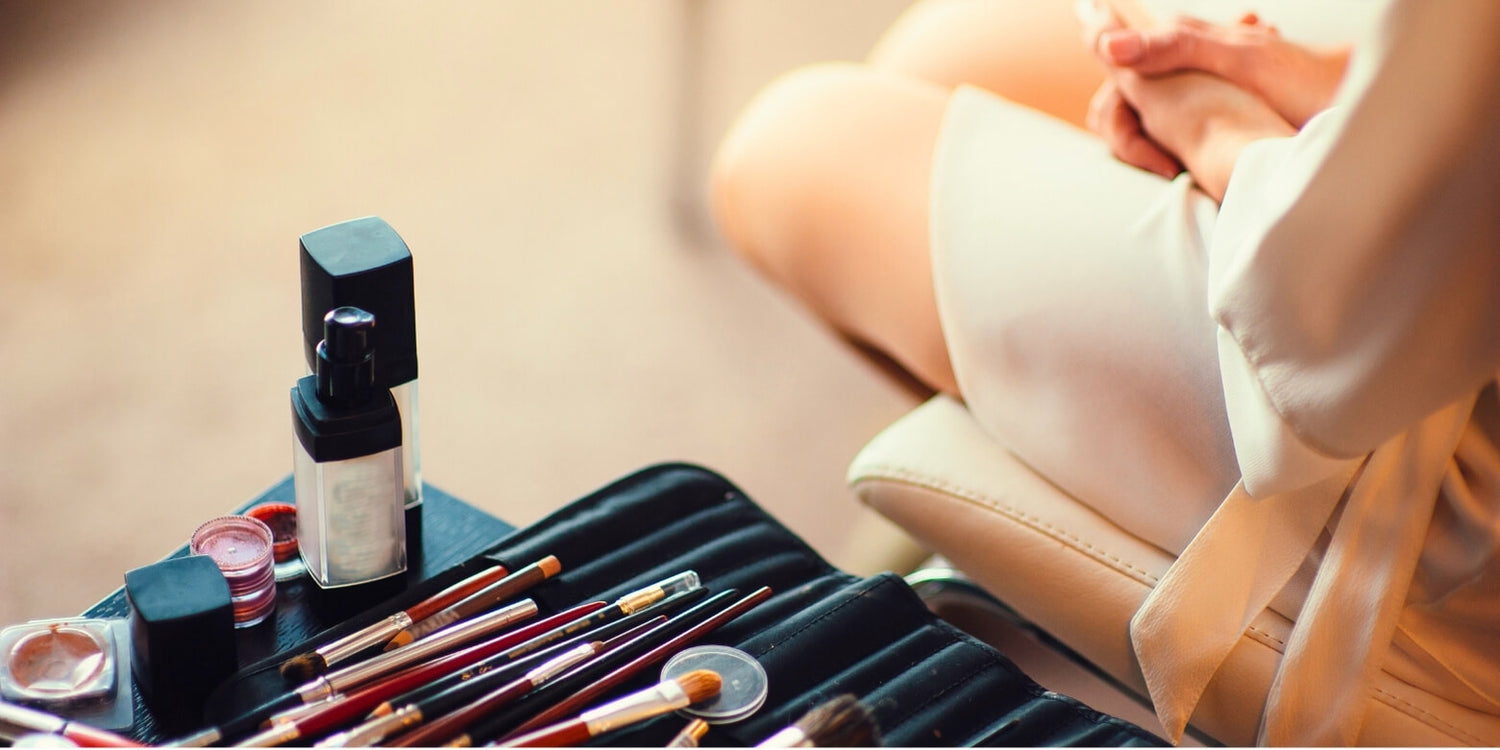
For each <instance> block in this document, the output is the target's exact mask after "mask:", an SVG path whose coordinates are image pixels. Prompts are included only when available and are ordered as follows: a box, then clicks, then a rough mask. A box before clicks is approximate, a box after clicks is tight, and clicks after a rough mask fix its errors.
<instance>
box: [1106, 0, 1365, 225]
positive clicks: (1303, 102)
mask: <svg viewBox="0 0 1500 750" xmlns="http://www.w3.org/2000/svg"><path fill="white" fill-rule="evenodd" d="M1079 15H1080V18H1081V19H1082V21H1083V26H1084V28H1083V34H1084V42H1085V44H1087V45H1088V46H1089V48H1090V50H1091V51H1092V53H1093V54H1094V55H1095V56H1096V57H1097V58H1098V59H1099V60H1100V61H1101V62H1102V63H1104V65H1105V68H1106V70H1107V71H1108V77H1107V78H1106V79H1105V81H1104V83H1103V84H1102V85H1101V86H1100V87H1099V90H1098V91H1097V92H1095V94H1094V97H1093V100H1092V101H1091V102H1090V104H1089V113H1088V119H1087V122H1088V125H1089V127H1090V128H1092V129H1093V130H1095V131H1096V132H1098V133H1099V135H1100V136H1101V137H1102V138H1103V139H1104V141H1105V143H1106V144H1108V146H1109V149H1110V152H1111V153H1113V154H1114V155H1115V157H1116V158H1118V159H1120V160H1121V161H1124V162H1126V163H1128V164H1131V165H1133V166H1136V167H1139V168H1141V169H1144V170H1147V171H1149V172H1154V173H1156V174H1159V175H1161V176H1163V177H1166V178H1168V179H1170V178H1172V177H1175V176H1176V175H1177V174H1179V173H1180V172H1181V171H1182V170H1183V169H1184V168H1185V169H1186V170H1187V172H1188V173H1189V174H1190V175H1191V176H1192V177H1193V180H1194V181H1195V182H1196V183H1197V184H1198V186H1199V187H1201V188H1202V189H1203V190H1204V192H1206V193H1208V194H1209V195H1211V196H1213V198H1214V200H1222V199H1223V197H1224V191H1225V189H1226V188H1227V187H1228V185H1229V175H1230V173H1231V172H1233V170H1234V164H1235V162H1236V161H1237V160H1238V159H1239V155H1240V152H1241V151H1242V150H1243V149H1244V148H1245V146H1247V145H1249V144H1250V143H1251V142H1253V141H1256V140H1258V139H1261V138H1274V137H1284V136H1289V135H1293V134H1295V133H1296V132H1297V130H1298V129H1300V128H1301V127H1302V125H1304V124H1305V123H1306V122H1307V121H1308V119H1310V118H1311V117H1312V116H1313V115H1315V114H1317V113H1318V112H1319V111H1321V110H1323V109H1325V108H1327V107H1328V105H1329V103H1330V102H1331V101H1332V99H1333V95H1334V92H1335V91H1336V90H1337V88H1338V85H1339V82H1340V80H1342V78H1343V74H1344V69H1345V67H1346V66H1347V63H1348V58H1349V52H1348V49H1347V48H1344V49H1328V50H1317V49H1312V48H1309V47H1304V46H1302V45H1298V44H1294V43H1292V42H1288V41H1286V40H1285V39H1283V38H1282V36H1281V33H1280V32H1279V31H1278V30H1277V29H1276V27H1274V26H1270V25H1267V24H1264V23H1262V22H1261V21H1260V19H1259V18H1258V17H1257V16H1255V14H1247V15H1245V16H1244V17H1242V18H1241V19H1240V20H1239V22H1238V23H1236V24H1234V25H1229V26H1221V25H1216V24H1211V23H1208V22H1206V21H1201V20H1198V19H1194V18H1186V17H1179V18H1176V19H1174V20H1173V21H1172V22H1170V23H1168V24H1165V25H1163V26H1161V27H1159V28H1150V29H1135V28H1127V27H1126V26H1125V24H1124V22H1123V21H1122V20H1121V19H1120V17H1119V16H1118V15H1117V14H1115V13H1114V12H1113V11H1112V10H1110V9H1109V8H1107V7H1106V6H1105V5H1104V4H1103V3H1101V2H1099V0H1092V2H1091V0H1080V2H1079Z"/></svg>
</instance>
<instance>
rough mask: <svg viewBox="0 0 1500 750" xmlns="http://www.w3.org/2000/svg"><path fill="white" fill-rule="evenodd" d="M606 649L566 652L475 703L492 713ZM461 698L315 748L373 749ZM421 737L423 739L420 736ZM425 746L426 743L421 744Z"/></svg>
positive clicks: (591, 646)
mask: <svg viewBox="0 0 1500 750" xmlns="http://www.w3.org/2000/svg"><path fill="white" fill-rule="evenodd" d="M603 647H604V644H603V642H601V641H591V642H589V643H585V644H582V645H580V646H574V647H573V648H570V649H568V650H567V651H564V652H563V653H561V654H559V655H557V656H555V657H553V658H552V659H549V660H547V661H546V662H543V663H542V664H541V665H539V666H538V667H537V668H536V669H533V670H531V671H530V672H527V673H526V674H525V676H523V677H521V678H520V679H518V680H512V681H511V682H509V683H507V684H506V685H504V686H502V687H501V688H500V689H499V690H496V691H494V692H493V693H491V694H490V695H486V696H484V698H481V699H480V700H479V701H477V702H476V704H477V705H480V706H482V708H481V709H479V710H492V709H493V708H495V707H498V706H501V705H504V704H505V703H509V702H510V701H512V700H515V699H516V698H519V697H521V696H522V695H525V694H526V693H528V692H530V691H531V689H532V688H535V687H536V686H537V685H540V684H542V683H544V682H546V681H547V680H550V679H552V678H553V677H556V676H557V675H559V674H562V673H563V672H566V671H567V670H569V669H572V668H573V667H574V666H575V665H577V664H578V663H580V662H582V661H584V660H585V659H590V658H592V657H593V656H594V655H595V654H597V653H599V650H600V649H601V648H603ZM460 703H461V699H460V698H456V697H449V696H445V695H439V696H434V697H432V698H429V699H427V700H426V701H423V702H421V703H411V704H408V705H405V706H402V707H401V708H399V709H396V710H395V711H394V712H392V713H390V714H387V715H385V716H382V717H380V718H378V719H372V720H370V721H367V722H365V723H363V724H361V725H359V726H357V727H355V728H353V729H350V730H347V731H344V732H339V733H338V734H335V735H331V736H329V737H328V738H326V739H324V740H323V741H321V742H317V743H314V746H315V747H373V746H375V745H378V744H380V743H381V741H383V740H384V739H385V738H387V737H390V736H392V735H395V734H397V733H400V732H404V731H407V730H409V729H411V728H413V727H416V726H418V725H420V724H421V723H422V722H423V721H424V720H426V719H427V718H428V717H430V716H439V715H442V714H443V713H446V712H449V711H452V710H453V709H455V708H458V707H459V704H460ZM419 738H420V736H419ZM418 744H423V743H418Z"/></svg>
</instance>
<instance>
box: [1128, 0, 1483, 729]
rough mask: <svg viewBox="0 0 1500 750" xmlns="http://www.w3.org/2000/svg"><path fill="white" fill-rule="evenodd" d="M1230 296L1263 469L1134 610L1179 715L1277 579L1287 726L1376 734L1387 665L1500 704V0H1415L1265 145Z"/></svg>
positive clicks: (1226, 278)
mask: <svg viewBox="0 0 1500 750" xmlns="http://www.w3.org/2000/svg"><path fill="white" fill-rule="evenodd" d="M1208 296H1209V299H1208V302H1209V307H1210V310H1211V312H1212V315H1213V318H1214V320H1215V321H1216V322H1217V323H1218V326H1219V329H1218V353H1219V362H1220V370H1221V376H1222V379H1223V385H1224V393H1225V404H1226V406H1227V409H1228V413H1229V421H1230V430H1231V433H1232V434H1233V438H1234V451H1235V454H1236V457H1237V459H1238V463H1239V467H1240V471H1241V475H1242V478H1241V480H1240V482H1239V484H1238V485H1236V486H1235V488H1234V490H1233V491H1232V493H1231V494H1230V496H1229V498H1228V499H1227V500H1225V502H1224V503H1223V504H1222V506H1221V507H1219V509H1218V510H1217V511H1216V512H1215V513H1214V514H1213V516H1212V517H1211V518H1210V519H1209V521H1208V522H1207V524H1206V525H1205V526H1204V527H1203V529H1202V531H1201V532H1200V533H1199V534H1198V535H1197V536H1196V537H1195V538H1194V539H1193V541H1192V542H1191V543H1190V544H1189V545H1188V546H1187V548H1186V549H1185V550H1184V551H1183V553H1182V554H1181V555H1180V556H1179V558H1178V561H1177V563H1176V564H1175V565H1174V566H1173V567H1172V569H1171V570H1170V571H1169V573H1168V574H1167V576H1166V577H1165V578H1164V579H1163V580H1162V582H1161V584H1160V585H1158V586H1157V587H1156V589H1155V590H1154V591H1153V592H1152V594H1151V595H1150V597H1149V598H1148V599H1147V600H1146V603H1145V604H1144V605H1143V606H1142V608H1141V610H1140V611H1139V612H1138V613H1137V615H1136V617H1135V619H1134V621H1133V622H1132V626H1131V636H1132V641H1133V643H1134V645H1135V649H1136V653H1137V655H1138V657H1139V659H1140V663H1141V666H1142V669H1143V671H1144V673H1145V676H1146V681H1147V684H1148V686H1149V687H1150V691H1151V697H1152V700H1153V702H1154V703H1155V704H1156V706H1157V711H1158V714H1159V716H1160V717H1161V719H1162V722H1163V725H1164V727H1165V728H1166V729H1167V731H1168V733H1169V734H1170V735H1171V736H1172V738H1173V739H1174V740H1175V739H1178V738H1179V737H1180V736H1181V733H1182V730H1183V727H1184V726H1185V724H1186V722H1187V720H1188V718H1189V716H1190V715H1191V714H1192V711H1193V708H1194V706H1195V705H1196V704H1197V702H1198V699H1199V697H1200V696H1201V695H1202V693H1203V689H1204V687H1205V686H1206V685H1207V683H1208V681H1209V679H1210V678H1211V677H1212V676H1213V674H1214V672H1215V671H1216V670H1217V669H1218V667H1219V665H1220V663H1221V662H1222V661H1223V659H1224V658H1225V657H1226V656H1227V655H1228V653H1229V651H1230V649H1231V648H1232V646H1233V645H1234V643H1235V642H1236V640H1237V639H1238V638H1239V636H1240V634H1241V633H1242V632H1243V631H1244V630H1245V628H1246V626H1248V625H1249V622H1250V619H1251V618H1253V617H1254V616H1255V615H1256V614H1258V613H1259V612H1260V611H1261V610H1263V609H1264V608H1265V607H1266V606H1267V605H1269V604H1270V603H1271V602H1272V600H1273V599H1277V598H1278V597H1281V599H1278V602H1280V601H1284V600H1285V599H1286V598H1287V597H1290V598H1292V599H1293V600H1298V599H1300V613H1299V614H1298V615H1297V617H1296V626H1295V629H1294V630H1293V633H1292V637H1291V639H1290V641H1289V642H1288V644H1287V648H1286V653H1285V656H1284V658H1283V660H1282V662H1281V666H1280V668H1279V671H1278V673H1277V676H1276V679H1275V681H1274V683H1273V685H1272V688H1271V694H1270V697H1269V699H1268V701H1267V704H1266V708H1265V714H1264V717H1263V721H1262V724H1261V736H1260V739H1261V741H1262V742H1263V743H1271V744H1303V745H1306V744H1352V743H1353V742H1354V741H1355V740H1356V738H1357V737H1358V733H1359V729H1360V725H1361V721H1362V718H1363V714H1364V710H1365V707H1366V706H1367V705H1368V700H1370V699H1371V695H1370V693H1369V691H1368V685H1369V681H1370V678H1371V676H1372V674H1373V673H1374V672H1375V671H1376V670H1379V669H1380V668H1381V667H1382V666H1384V667H1385V669H1387V670H1388V671H1391V672H1392V673H1393V674H1395V675H1396V676H1397V677H1400V678H1401V679H1405V680H1407V681H1410V682H1413V683H1415V684H1418V685H1420V686H1423V687H1425V688H1427V689H1430V690H1432V691H1433V692H1436V693H1437V694H1439V695H1442V696H1444V697H1446V698H1448V699H1450V700H1454V701H1456V702H1459V703H1461V704H1463V705H1466V706H1469V707H1472V708H1475V709H1478V710H1482V711H1487V712H1491V713H1500V564H1497V560H1500V555H1497V554H1496V553H1497V547H1500V449H1497V447H1496V445H1497V441H1500V403H1497V400H1496V398H1495V390H1494V385H1495V383H1496V380H1497V375H1500V3H1497V2H1494V0H1443V1H1442V2H1433V1H1432V0H1406V1H1405V2H1399V3H1397V4H1396V5H1394V6H1393V8H1392V10H1391V12H1390V13H1389V15H1388V16H1387V18H1386V22H1385V23H1384V24H1383V25H1382V28H1381V31H1380V33H1379V35H1378V36H1377V38H1375V39H1372V40H1370V41H1369V42H1368V43H1366V44H1363V45H1361V46H1359V47H1357V52H1356V56H1355V58H1354V60H1353V61H1352V62H1351V67H1350V71H1349V75H1348V76H1347V80H1346V82H1345V85H1344V87H1343V89H1342V91H1341V92H1340V94H1339V96H1338V98H1337V101H1336V104H1335V106H1334V107H1333V108H1331V109H1330V110H1329V111H1327V112H1324V113H1323V114H1321V115H1319V116H1318V117H1316V118H1314V120H1313V121H1312V122H1310V123H1309V124H1308V125H1307V127H1305V128H1304V129H1303V130H1302V132H1300V133H1299V134H1297V135H1296V136H1294V137H1291V138H1285V139H1273V140H1266V141H1261V142H1258V143H1256V144H1254V145H1252V146H1251V147H1249V148H1248V149H1246V150H1245V152H1244V153H1243V155H1242V156H1241V158H1240V160H1239V162H1238V164H1237V165H1236V168H1235V171H1234V173H1233V176H1232V179H1231V181H1230V184H1229V189H1228V192H1227V194H1226V195H1225V197H1224V200H1223V203H1222V206H1221V209H1220V213H1219V216H1218V220H1217V223H1216V225H1215V227H1214V230H1213V237H1212V241H1211V243H1210V247H1209V267H1208ZM1325 532H1328V533H1327V534H1325ZM1320 537H1322V540H1321V541H1320ZM1309 554H1312V555H1314V556H1321V561H1320V563H1319V565H1318V567H1317V575H1316V578H1315V579H1314V580H1313V582H1312V584H1311V585H1310V586H1309V587H1306V589H1305V590H1300V589H1298V587H1297V586H1296V585H1293V586H1290V587H1289V586H1288V585H1287V584H1288V582H1289V581H1291V580H1292V578H1293V574H1294V573H1295V572H1296V571H1297V569H1298V568H1299V566H1301V565H1302V563H1303V561H1304V560H1305V559H1307V557H1308V555H1309ZM1247 561H1248V562H1249V564H1247ZM1284 589H1285V590H1284ZM1291 606H1292V607H1293V608H1295V607H1296V602H1295V601H1294V602H1293V604H1292V605H1291ZM1278 608H1282V607H1278Z"/></svg>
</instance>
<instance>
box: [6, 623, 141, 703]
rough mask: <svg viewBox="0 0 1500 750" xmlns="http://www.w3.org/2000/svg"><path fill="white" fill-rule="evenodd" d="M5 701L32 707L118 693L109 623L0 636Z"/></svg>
mask: <svg viewBox="0 0 1500 750" xmlns="http://www.w3.org/2000/svg"><path fill="white" fill-rule="evenodd" d="M0 654H3V655H4V662H3V663H0V696H4V697H5V698H6V699H7V700H11V701H17V702H22V703H33V704H42V705H47V704H57V703H74V702H84V701H92V700H99V699H102V698H108V697H110V696H113V695H114V692H115V639H114V634H113V633H112V632H111V631H110V625H109V623H108V622H107V621H105V620H51V621H43V622H34V623H28V624H26V625H16V626H12V627H9V628H6V629H5V630H0Z"/></svg>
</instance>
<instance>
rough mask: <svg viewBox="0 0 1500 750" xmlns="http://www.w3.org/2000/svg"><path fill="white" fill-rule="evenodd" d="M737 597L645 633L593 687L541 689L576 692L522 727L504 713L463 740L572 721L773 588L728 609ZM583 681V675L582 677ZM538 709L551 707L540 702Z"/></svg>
mask: <svg viewBox="0 0 1500 750" xmlns="http://www.w3.org/2000/svg"><path fill="white" fill-rule="evenodd" d="M734 596H738V593H737V592H735V590H734V589H729V590H727V591H722V592H720V593H719V594H717V595H715V596H713V597H710V598H709V599H707V600H706V601H704V602H703V603H701V604H699V605H698V606H697V607H694V608H693V609H690V610H688V611H687V612H683V613H682V614H680V615H678V616H677V617H674V618H672V620H671V621H668V622H667V624H666V626H663V627H662V628H659V629H658V630H659V631H662V632H658V633H646V634H645V635H643V636H641V637H640V638H639V639H637V640H639V641H640V643H638V644H626V645H624V646H622V647H621V648H620V649H619V653H617V654H611V657H616V656H619V657H624V658H623V659H621V660H615V659H613V658H611V659H606V660H604V661H606V662H609V664H608V665H607V666H605V665H602V664H601V665H600V666H601V667H604V668H607V669H609V670H611V671H609V672H608V673H607V674H605V675H604V676H602V677H600V676H598V673H597V671H591V672H590V673H589V674H588V675H587V679H588V680H590V682H588V683H586V684H584V685H583V686H582V687H578V688H575V687H574V686H573V684H571V682H572V680H573V676H572V675H569V676H568V677H566V678H564V679H562V680H558V681H556V682H554V683H552V684H551V685H549V686H547V687H544V688H542V691H543V692H545V691H547V690H558V689H559V688H563V687H566V688H567V689H568V690H573V691H574V692H573V693H571V694H569V695H567V696H566V697H564V698H562V699H561V700H558V701H557V702H556V703H554V704H552V705H550V706H548V707H547V708H546V709H544V710H543V711H542V712H541V713H538V714H536V715H534V716H531V717H530V718H527V719H525V720H524V721H522V722H521V723H520V725H519V726H515V725H514V724H515V721H514V719H515V717H510V716H505V715H503V714H502V715H497V716H492V717H486V718H485V719H484V720H483V721H481V722H479V723H478V724H476V725H475V726H474V727H473V728H471V729H469V730H468V732H467V736H466V737H464V738H461V739H463V741H465V742H467V743H468V744H471V745H472V744H476V743H475V740H479V741H486V740H488V739H490V738H493V737H496V736H497V735H499V736H500V738H501V740H502V741H504V740H509V739H512V738H515V737H519V736H520V735H522V734H525V733H527V732H530V731H532V730H533V729H537V728H539V727H542V726H546V725H548V724H552V723H555V722H558V721H561V720H563V719H564V718H566V717H568V716H571V715H572V714H573V713H574V712H576V711H579V710H580V709H582V708H584V707H586V706H588V705H589V703H590V702H591V701H593V700H595V699H597V698H599V697H600V696H603V695H605V694H607V693H609V691H611V690H614V689H615V688H616V687H618V686H619V685H620V684H621V683H624V682H625V681H627V680H630V679H632V678H633V677H635V676H636V675H637V674H639V673H640V672H641V671H642V670H644V669H646V668H648V667H651V666H653V665H655V664H657V663H659V662H661V661H663V660H665V659H666V658H667V657H669V656H671V655H672V654H675V653H677V652H678V651H681V650H682V649H683V648H685V647H687V646H688V645H689V644H692V643H694V642H696V641H697V640H698V639H700V638H702V637H703V636H705V635H707V634H708V633H710V632H712V631H714V630H716V629H718V628H719V627H720V626H722V625H724V624H725V623H727V622H730V621H731V620H734V619H735V618H737V617H739V616H740V615H742V614H744V613H746V612H748V611H750V610H751V609H754V608H755V607H757V606H759V605H760V604H761V603H762V602H764V601H765V600H767V599H769V598H771V587H769V586H762V587H760V588H758V589H756V590H755V591H752V592H751V593H749V594H747V595H745V596H744V597H741V598H739V599H737V600H735V601H734V602H733V603H731V604H729V605H727V606H726V605H724V603H723V601H724V600H723V599H721V598H720V597H726V598H732V597H734ZM705 612H707V613H710V614H707V616H706V617H705V616H704V613H705ZM700 618H701V619H700ZM621 662H623V663H621ZM586 668H587V669H591V668H588V667H586ZM586 668H580V669H586ZM579 677H584V675H579ZM528 700H529V699H528ZM537 705H539V706H540V705H546V704H545V703H538V704H537ZM524 707H525V703H522V704H521V705H518V706H516V708H517V709H520V708H524Z"/></svg>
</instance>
